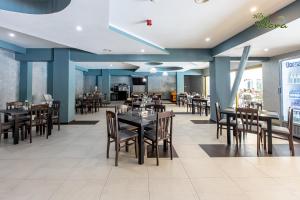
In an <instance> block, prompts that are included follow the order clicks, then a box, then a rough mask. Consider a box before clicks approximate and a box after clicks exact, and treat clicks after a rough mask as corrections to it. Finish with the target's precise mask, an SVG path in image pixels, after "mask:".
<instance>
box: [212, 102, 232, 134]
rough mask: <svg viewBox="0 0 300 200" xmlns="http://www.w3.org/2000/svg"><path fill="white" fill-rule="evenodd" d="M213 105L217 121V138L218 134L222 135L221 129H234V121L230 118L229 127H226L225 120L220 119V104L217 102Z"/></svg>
mask: <svg viewBox="0 0 300 200" xmlns="http://www.w3.org/2000/svg"><path fill="white" fill-rule="evenodd" d="M215 107H216V122H217V139H219V135H222V130H223V129H227V128H230V130H233V131H235V127H236V121H235V120H231V121H230V127H227V120H226V119H222V116H221V106H220V104H219V102H216V103H215Z"/></svg>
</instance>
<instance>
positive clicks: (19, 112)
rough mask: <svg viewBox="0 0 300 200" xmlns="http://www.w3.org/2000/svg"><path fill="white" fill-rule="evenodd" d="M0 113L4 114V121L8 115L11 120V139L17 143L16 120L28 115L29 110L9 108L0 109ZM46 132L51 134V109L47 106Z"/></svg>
mask: <svg viewBox="0 0 300 200" xmlns="http://www.w3.org/2000/svg"><path fill="white" fill-rule="evenodd" d="M0 113H3V114H4V116H5V119H4V120H5V121H6V122H7V121H8V117H9V116H10V117H11V118H12V121H13V127H14V128H13V140H14V144H18V143H19V130H18V129H19V127H18V120H19V119H20V117H22V116H28V115H29V110H25V109H23V108H22V109H11V110H0ZM47 127H48V128H47V134H48V135H51V132H52V109H51V108H49V113H48V117H47ZM7 137H8V134H5V135H4V138H7Z"/></svg>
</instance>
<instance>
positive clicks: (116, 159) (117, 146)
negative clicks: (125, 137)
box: [115, 141, 119, 167]
mask: <svg viewBox="0 0 300 200" xmlns="http://www.w3.org/2000/svg"><path fill="white" fill-rule="evenodd" d="M115 146H116V157H115V166H116V167H117V166H118V159H119V144H118V142H117V141H115Z"/></svg>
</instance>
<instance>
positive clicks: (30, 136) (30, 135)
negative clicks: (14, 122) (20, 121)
mask: <svg viewBox="0 0 300 200" xmlns="http://www.w3.org/2000/svg"><path fill="white" fill-rule="evenodd" d="M29 139H30V143H32V131H31V128H30V129H29Z"/></svg>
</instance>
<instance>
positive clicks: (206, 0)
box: [194, 0, 209, 4]
mask: <svg viewBox="0 0 300 200" xmlns="http://www.w3.org/2000/svg"><path fill="white" fill-rule="evenodd" d="M194 1H195V3H197V4H201V3H206V2H208V1H209V0H194Z"/></svg>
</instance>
